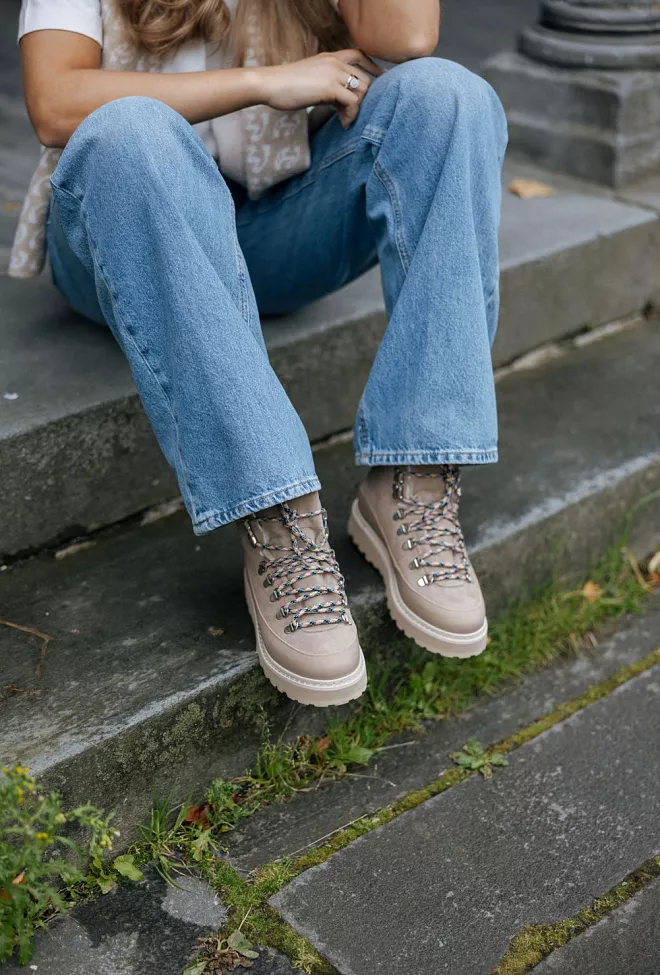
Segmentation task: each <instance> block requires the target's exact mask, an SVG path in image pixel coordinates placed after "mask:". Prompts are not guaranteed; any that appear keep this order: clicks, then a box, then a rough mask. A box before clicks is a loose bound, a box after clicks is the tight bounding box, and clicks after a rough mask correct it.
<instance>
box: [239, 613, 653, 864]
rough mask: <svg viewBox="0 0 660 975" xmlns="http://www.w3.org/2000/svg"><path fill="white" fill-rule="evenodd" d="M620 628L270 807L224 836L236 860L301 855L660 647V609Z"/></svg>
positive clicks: (260, 860) (257, 861)
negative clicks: (467, 747)
mask: <svg viewBox="0 0 660 975" xmlns="http://www.w3.org/2000/svg"><path fill="white" fill-rule="evenodd" d="M656 603H660V599H659V600H656ZM620 627H621V628H620V629H619V630H618V631H617V632H616V633H613V634H612V635H611V636H610V637H609V638H607V639H606V640H604V641H603V642H602V643H601V644H600V645H599V646H598V647H597V648H595V649H594V650H590V651H588V652H587V651H585V652H583V653H582V654H580V655H579V656H577V657H575V658H571V659H569V660H562V661H559V662H558V663H556V664H555V665H553V666H552V667H550V668H548V669H547V670H543V671H541V672H540V673H537V674H532V675H530V676H528V677H526V678H525V679H524V680H522V681H521V682H520V683H519V684H518V685H517V686H508V687H506V688H504V689H503V690H502V691H501V692H500V694H499V696H498V697H496V698H495V699H494V700H490V701H486V702H485V701H483V700H482V701H479V702H477V703H476V705H475V706H474V707H473V708H472V710H470V711H468V712H466V713H465V714H463V715H460V716H458V717H454V718H451V719H450V720H446V721H438V722H435V723H432V722H427V723H426V724H425V726H424V731H423V733H422V734H421V735H414V734H408V735H402V736H400V737H398V738H396V739H394V740H393V742H392V743H391V745H390V746H388V747H387V748H386V749H385V750H384V751H382V752H381V753H380V754H379V755H377V756H376V759H375V760H373V761H372V763H371V765H370V766H369V769H368V770H367V771H365V772H364V773H363V774H362V775H359V776H349V777H348V778H344V779H339V780H337V781H336V782H331V783H327V784H326V785H325V786H322V787H320V788H319V789H316V790H313V791H310V792H301V793H298V794H297V795H296V796H295V797H294V798H293V799H292V800H291V801H290V802H288V803H282V804H275V805H272V806H268V807H267V808H265V809H263V810H262V811H261V812H260V813H259V815H258V816H256V817H254V818H252V819H247V820H244V821H243V822H242V823H239V824H238V826H237V827H236V829H235V830H233V831H232V832H231V833H230V834H227V836H226V837H224V838H223V841H224V846H225V849H226V850H227V854H228V858H229V860H230V861H231V863H232V864H233V866H234V867H236V868H237V869H238V870H241V871H249V870H252V869H254V867H257V866H262V865H263V864H265V863H270V862H272V861H273V860H278V859H280V858H282V857H290V856H294V855H296V854H300V853H301V852H302V851H303V850H306V849H309V848H311V847H314V846H317V845H318V844H319V842H320V841H322V840H324V839H325V838H327V837H328V836H329V835H330V834H331V833H333V832H335V831H336V830H339V829H341V828H342V827H344V826H346V825H348V824H349V823H352V822H354V821H355V820H356V819H359V818H361V817H363V816H368V815H371V814H373V813H375V812H377V811H378V810H379V809H382V808H383V807H385V806H387V805H389V804H390V803H392V802H394V801H395V800H396V799H399V798H400V797H401V796H404V795H406V794H407V793H409V792H412V791H415V790H417V789H423V788H424V787H425V786H427V785H428V784H429V782H432V781H434V780H435V779H437V778H438V777H439V776H440V775H441V774H442V772H443V771H444V770H445V769H448V768H452V762H451V761H450V759H449V754H450V752H454V751H457V750H458V749H460V748H461V747H462V746H463V745H464V744H465V742H466V741H467V740H468V739H469V738H476V739H477V740H479V741H481V742H482V743H484V744H489V743H493V742H496V741H500V740H502V739H503V738H506V737H507V736H508V735H511V734H513V733H514V732H516V731H519V730H520V729H521V728H523V727H525V726H526V725H528V724H531V723H532V722H533V721H535V720H536V719H538V718H539V717H540V716H542V715H544V714H550V713H552V711H554V710H555V708H556V707H557V706H558V705H559V704H562V703H564V702H566V701H569V700H571V699H572V698H575V697H578V696H579V695H580V694H583V693H584V692H585V691H586V690H588V689H589V688H590V687H593V686H594V685H595V684H598V683H600V682H601V681H603V680H606V679H607V678H608V677H611V676H612V674H614V673H616V672H617V671H618V670H619V669H620V668H622V667H626V666H628V665H629V664H631V663H634V662H635V661H637V660H641V659H642V658H643V657H645V656H646V655H647V654H649V653H651V652H652V651H654V650H655V649H657V648H658V647H660V605H655V604H654V608H652V609H651V610H650V611H649V613H648V614H647V615H645V616H643V617H639V618H635V619H633V620H629V621H628V622H627V623H625V622H624V623H622V624H620Z"/></svg>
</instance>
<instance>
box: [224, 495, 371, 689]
mask: <svg viewBox="0 0 660 975" xmlns="http://www.w3.org/2000/svg"><path fill="white" fill-rule="evenodd" d="M243 524H244V527H245V531H244V532H243V536H244V537H243V543H244V550H245V595H246V599H247V604H248V609H249V611H250V615H251V617H252V622H253V623H254V629H255V633H256V638H257V652H258V654H259V660H260V662H261V666H262V667H263V669H264V673H265V674H266V676H267V677H268V679H269V680H270V681H271V683H273V684H274V685H275V687H277V688H278V690H280V691H283V692H284V693H285V694H286V695H288V697H290V698H292V699H293V700H294V701H299V702H300V703H301V704H314V705H316V706H317V707H326V706H327V705H330V704H345V703H346V702H347V701H351V700H353V698H356V697H359V696H360V695H361V694H362V693H363V691H364V690H365V688H366V686H367V671H366V666H365V662H364V657H363V655H362V650H361V648H360V643H359V640H358V635H357V630H356V627H355V623H354V622H353V618H352V616H351V614H350V611H349V609H348V602H347V599H346V591H345V589H344V578H343V576H342V574H341V572H340V570H339V566H338V564H337V560H336V558H335V553H334V552H333V550H332V549H331V548H330V544H329V541H328V529H327V519H326V513H325V510H324V509H323V508H322V507H321V503H320V501H319V496H318V494H316V493H314V494H308V495H305V496H304V497H302V498H295V499H294V500H293V501H288V502H286V503H284V504H280V505H276V506H275V507H273V508H268V509H267V510H266V511H260V512H258V513H257V514H256V515H253V516H251V517H249V518H246V519H245V520H244V522H243Z"/></svg>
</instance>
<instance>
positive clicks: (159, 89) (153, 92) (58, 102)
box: [21, 30, 381, 147]
mask: <svg viewBox="0 0 660 975" xmlns="http://www.w3.org/2000/svg"><path fill="white" fill-rule="evenodd" d="M21 59H22V64H23V86H24V89H25V100H26V104H27V109H28V114H29V116H30V119H31V121H32V124H33V126H34V128H35V131H36V133H37V135H38V136H39V139H40V140H41V142H42V143H43V144H44V145H46V146H55V147H61V146H65V145H66V143H67V142H68V140H69V138H70V137H71V135H72V134H73V132H74V131H75V130H76V129H77V127H78V126H79V125H80V123H81V122H82V121H83V119H85V118H86V117H87V116H88V115H89V114H90V113H91V112H93V111H94V110H95V109H97V108H99V107H100V106H101V105H104V104H106V103H107V102H110V101H114V100H115V99H116V98H123V97H124V96H126V95H144V96H147V97H149V98H157V99H158V100H159V101H162V102H164V103H165V104H166V105H169V106H170V107H171V108H173V109H175V111H177V112H179V113H180V114H181V115H183V117H184V118H186V119H187V120H188V121H189V122H192V123H195V122H202V121H204V120H206V119H211V118H216V117H217V116H219V115H227V114H229V113H230V112H235V111H238V110H239V109H242V108H247V107H248V106H250V105H262V104H263V105H270V106H272V107H273V108H281V109H284V110H291V109H297V108H305V107H307V106H308V105H322V104H329V105H334V106H335V107H336V108H337V110H338V112H339V115H340V118H341V120H342V122H343V123H344V125H346V126H347V125H350V123H351V122H352V121H354V119H355V117H356V116H357V113H358V111H359V107H360V104H361V102H362V99H363V98H364V95H365V93H366V90H367V88H368V86H369V83H370V81H371V75H374V74H380V73H381V69H380V68H378V67H377V66H376V65H375V64H372V62H371V61H369V59H368V58H366V57H365V56H364V55H363V54H362V53H361V52H360V51H355V50H351V51H338V52H336V53H334V54H323V55H318V56H317V57H315V58H307V59H306V60H304V61H298V62H296V63H295V64H288V65H282V66H280V67H269V68H226V69H224V68H223V69H220V70H217V71H195V72H190V73H182V74H179V73H177V74H160V73H150V72H141V71H103V70H102V69H101V67H100V64H101V49H100V47H99V45H98V44H97V43H96V41H94V40H92V39H91V38H90V37H86V36H84V35H83V34H75V33H73V32H72V31H59V30H41V31H34V32H33V33H31V34H26V35H25V36H24V37H23V38H22V39H21ZM349 73H354V74H357V75H359V77H360V79H361V82H362V84H361V86H360V91H359V92H358V93H357V94H356V93H355V92H353V91H348V90H347V89H346V88H345V87H344V83H345V80H346V78H347V77H348V75H349Z"/></svg>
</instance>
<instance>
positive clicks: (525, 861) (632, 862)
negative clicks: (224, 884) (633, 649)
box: [271, 668, 660, 975]
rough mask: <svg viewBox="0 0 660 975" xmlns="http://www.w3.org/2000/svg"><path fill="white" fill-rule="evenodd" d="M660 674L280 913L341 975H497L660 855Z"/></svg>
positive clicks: (430, 811)
mask: <svg viewBox="0 0 660 975" xmlns="http://www.w3.org/2000/svg"><path fill="white" fill-rule="evenodd" d="M659 693H660V668H656V669H654V670H653V671H651V672H649V673H646V674H644V675H642V676H640V677H638V678H636V679H635V680H633V681H631V682H629V683H628V684H627V685H625V686H624V687H622V688H620V689H619V691H618V692H616V693H614V694H612V695H611V696H610V697H609V698H607V699H605V700H602V701H600V702H597V703H595V704H593V705H591V706H590V707H588V708H587V709H585V710H583V711H582V712H580V713H578V714H576V715H574V716H573V717H572V718H571V719H569V720H568V721H565V722H563V723H562V724H561V725H559V726H556V727H555V728H554V729H553V730H552V731H550V732H548V733H547V734H545V735H543V736H542V737H541V738H539V739H537V740H535V741H533V742H530V743H529V744H527V745H525V746H524V747H523V748H521V749H520V750H519V751H517V752H515V753H513V754H512V755H511V756H510V767H509V768H508V769H504V770H501V771H499V772H498V773H497V774H496V775H495V777H494V778H493V779H492V780H490V781H488V782H484V781H483V780H481V779H480V778H479V777H478V776H477V777H473V778H471V779H470V780H468V781H467V782H465V783H463V784H462V785H460V786H457V787H455V788H453V789H451V790H449V791H448V792H446V793H444V794H441V795H440V796H438V797H436V798H435V799H431V800H429V801H428V802H426V803H424V804H423V805H421V806H419V807H418V808H417V809H415V810H412V811H410V812H408V813H405V814H404V815H402V816H400V817H399V818H398V819H397V820H395V821H394V822H392V823H390V824H389V825H387V826H384V827H383V828H381V829H377V830H375V831H374V832H372V833H370V834H367V835H366V836H365V837H363V838H361V839H359V840H357V841H356V842H354V843H353V844H352V845H351V846H349V847H347V848H346V849H345V850H342V851H341V852H340V853H337V854H335V855H334V856H333V857H331V859H330V860H328V861H327V862H326V863H325V864H324V865H323V866H321V867H318V868H314V869H312V870H309V871H307V872H306V873H304V874H302V875H301V876H300V877H299V878H297V879H296V880H294V881H293V882H292V883H291V884H289V885H288V887H285V888H284V890H283V891H281V892H280V893H279V894H278V895H276V896H275V897H274V898H273V899H272V901H271V903H272V904H273V906H275V907H276V908H277V909H278V910H279V911H281V912H282V913H283V915H284V917H285V918H286V920H287V921H289V923H291V924H293V925H294V927H296V928H297V929H298V930H299V931H301V932H302V933H303V934H305V936H306V937H308V938H309V939H310V940H311V941H312V942H313V943H314V944H315V945H316V947H317V948H318V949H319V950H320V951H321V952H322V953H323V954H324V955H325V956H326V957H327V958H328V959H329V960H330V961H331V962H332V963H333V964H334V965H335V966H336V967H337V968H338V970H339V971H340V972H342V975H373V973H374V972H383V973H387V975H409V973H410V971H411V966H412V964H413V960H414V970H415V972H418V973H420V975H421V973H426V972H428V973H435V972H450V973H454V972H460V973H461V975H489V973H491V972H492V971H493V969H494V968H495V966H496V964H497V962H498V960H499V958H500V957H501V956H502V955H503V953H504V952H505V951H506V948H507V946H508V943H509V941H510V939H511V937H512V936H513V935H514V934H515V933H516V932H517V931H519V930H520V928H522V927H523V926H525V925H527V924H530V923H544V922H549V921H552V920H556V919H560V918H564V917H568V916H570V915H572V914H574V913H575V912H576V911H577V910H579V908H580V907H582V906H583V905H584V904H586V903H589V902H590V901H591V899H592V898H593V897H594V896H598V895H599V894H602V893H604V892H605V891H607V890H608V889H609V888H610V887H612V886H613V885H614V884H615V883H617V882H618V881H619V880H620V879H621V878H622V877H624V876H625V875H626V874H627V873H629V872H630V871H631V870H632V869H633V868H634V867H635V866H636V865H637V864H639V863H641V862H643V861H644V860H646V859H647V858H648V857H649V856H651V855H653V854H654V853H655V852H656V851H657V850H658V848H659V847H660V838H659V837H658V830H657V806H658V797H659V796H660V709H659V708H658V694H659Z"/></svg>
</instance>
